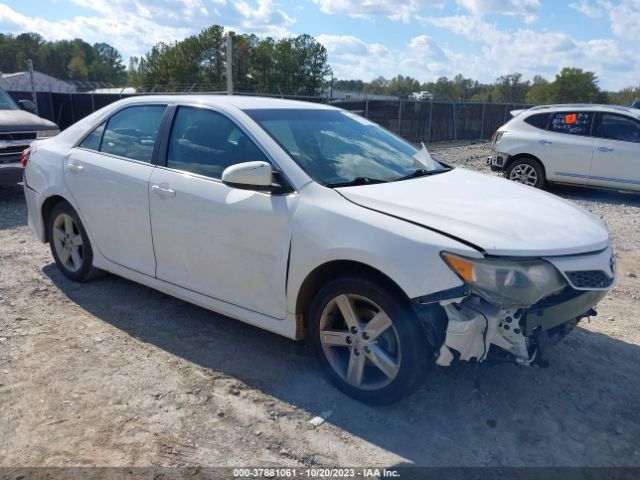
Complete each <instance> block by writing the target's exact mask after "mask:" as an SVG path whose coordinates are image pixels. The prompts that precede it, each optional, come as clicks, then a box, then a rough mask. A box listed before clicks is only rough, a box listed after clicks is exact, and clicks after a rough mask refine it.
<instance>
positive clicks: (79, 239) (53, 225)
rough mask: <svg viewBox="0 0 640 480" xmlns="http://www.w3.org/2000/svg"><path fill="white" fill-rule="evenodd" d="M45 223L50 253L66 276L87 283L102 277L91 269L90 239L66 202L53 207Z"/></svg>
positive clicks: (101, 272)
mask: <svg viewBox="0 0 640 480" xmlns="http://www.w3.org/2000/svg"><path fill="white" fill-rule="evenodd" d="M48 220H49V222H48V226H47V228H48V230H47V231H48V232H49V246H50V247H51V254H52V255H53V259H54V260H55V262H56V265H57V266H58V268H59V269H60V271H61V272H62V273H63V274H64V276H65V277H67V278H68V279H70V280H73V281H75V282H86V281H88V280H92V279H94V278H96V277H99V276H101V275H103V274H104V272H103V271H102V270H99V269H97V268H94V267H93V250H92V248H91V243H90V242H89V236H88V235H87V232H86V230H85V229H84V226H83V225H82V222H81V221H80V217H79V216H78V214H77V213H76V211H75V210H74V209H73V207H72V206H71V205H69V203H67V202H60V203H58V204H56V205H55V206H54V207H53V209H52V210H51V213H50V215H49V219H48Z"/></svg>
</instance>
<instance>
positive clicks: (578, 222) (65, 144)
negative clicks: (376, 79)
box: [22, 96, 615, 403]
mask: <svg viewBox="0 0 640 480" xmlns="http://www.w3.org/2000/svg"><path fill="white" fill-rule="evenodd" d="M22 163H23V164H26V169H25V183H24V185H25V186H24V189H25V194H26V198H27V203H28V208H29V224H30V225H31V228H32V229H33V230H34V232H35V234H36V235H37V237H38V238H39V239H40V240H41V241H43V242H49V243H50V245H51V251H52V253H53V257H54V259H55V262H56V264H57V265H58V267H59V268H60V270H61V271H62V272H63V273H64V275H66V276H67V277H68V278H70V279H71V280H74V281H86V280H89V279H91V278H93V277H95V276H96V274H98V273H100V272H104V271H107V272H111V273H114V274H116V275H120V276H123V277H126V278H128V279H131V280H133V281H136V282H139V283H142V284H144V285H147V286H149V287H152V288H156V289H158V290H161V291H163V292H165V293H168V294H170V295H174V296H176V297H179V298H181V299H184V300H186V301H189V302H193V303H195V304H198V305H201V306H203V307H205V308H208V309H211V310H214V311H217V312H220V313H223V314H225V315H227V316H230V317H233V318H236V319H238V320H241V321H244V322H247V323H250V324H252V325H255V326H258V327H260V328H264V329H267V330H270V331H272V332H275V333H278V334H280V335H285V336H287V337H290V338H292V339H303V338H306V339H307V340H308V342H309V343H310V344H311V345H312V346H313V348H314V349H315V352H316V355H317V357H318V360H319V363H320V366H321V367H322V369H323V371H324V372H325V373H326V374H327V376H328V377H329V379H330V380H331V381H332V382H333V383H335V385H337V386H338V388H340V389H342V390H343V391H344V392H346V393H347V394H349V395H351V396H353V397H355V398H357V399H359V400H361V401H365V402H370V403H388V402H392V401H394V400H397V399H399V398H401V397H402V396H404V395H406V394H407V393H409V392H411V391H412V390H413V389H414V388H416V387H417V386H418V385H420V382H421V381H422V379H423V376H424V374H426V372H428V367H429V365H431V364H433V363H437V364H438V365H442V366H446V365H449V364H450V363H451V362H452V361H454V360H455V359H459V360H475V361H478V362H481V361H484V360H485V359H486V358H487V357H488V355H490V354H494V353H495V354H498V355H501V356H502V358H504V357H505V356H506V357H509V358H511V359H513V360H514V361H516V362H518V363H521V364H531V363H534V362H535V361H536V360H539V359H541V358H542V356H543V354H544V351H545V349H546V348H547V347H548V346H549V345H550V344H552V343H554V342H555V341H557V340H558V339H560V338H562V337H563V336H564V335H565V334H567V333H568V332H569V331H570V330H571V329H572V328H573V327H574V326H575V325H576V323H577V322H578V321H579V320H580V319H581V318H583V317H585V316H588V315H592V314H593V313H594V311H593V306H594V305H595V304H596V303H597V302H598V301H599V300H600V299H601V298H602V297H603V296H604V295H605V293H606V292H607V291H608V290H609V289H610V288H611V287H612V286H613V283H614V280H615V267H614V260H613V259H614V256H613V252H612V249H611V245H610V241H609V235H608V233H607V231H606V229H605V228H604V226H603V225H602V224H601V222H600V221H599V220H597V219H596V218H594V217H593V216H591V215H590V214H589V213H587V212H585V211H583V210H581V209H579V208H577V207H575V206H574V205H572V204H570V203H568V202H565V201H563V200H560V199H558V198H557V197H554V196H552V195H549V194H546V193H544V192H539V191H536V190H533V189H530V188H527V187H524V186H522V185H518V184H515V183H512V182H507V181H505V180H503V179H498V178H490V177H487V176H484V175H482V174H478V173H473V172H470V171H467V170H464V169H458V168H456V169H453V168H450V167H448V166H446V165H443V164H441V163H439V162H438V161H436V160H435V159H433V158H432V157H431V156H430V155H429V153H428V152H427V150H426V149H425V148H422V149H417V148H415V147H414V146H412V145H411V144H409V143H407V142H405V141H403V140H402V139H400V138H398V137H396V136H394V135H393V134H391V133H389V132H387V131H386V130H384V129H382V128H380V127H378V126H377V125H375V124H373V123H371V122H369V121H367V120H365V119H363V118H361V117H359V116H356V115H353V114H351V113H348V112H345V111H342V110H339V109H336V108H332V107H328V106H323V105H314V104H310V103H302V102H293V101H284V100H276V99H264V98H249V97H221V96H149V97H138V98H129V99H126V100H121V101H119V102H116V103H114V104H112V105H109V106H107V107H105V108H104V109H102V110H100V111H98V112H96V113H94V114H92V115H90V116H89V117H87V118H85V119H84V120H82V121H80V122H78V123H77V124H75V125H73V126H72V127H70V128H68V129H67V130H65V131H64V132H62V133H61V134H60V135H58V136H57V137H55V138H53V139H50V140H45V141H39V142H35V143H34V144H33V146H32V147H31V149H30V151H25V153H24V154H23V159H22ZM494 206H495V208H493V207H494ZM487 207H489V208H487ZM572 354H574V353H572ZM274 355H277V352H274Z"/></svg>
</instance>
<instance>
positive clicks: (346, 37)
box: [0, 0, 640, 89]
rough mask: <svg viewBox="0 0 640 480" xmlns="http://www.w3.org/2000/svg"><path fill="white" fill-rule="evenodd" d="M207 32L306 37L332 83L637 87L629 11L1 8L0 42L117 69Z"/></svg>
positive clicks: (132, 2) (407, 2)
mask: <svg viewBox="0 0 640 480" xmlns="http://www.w3.org/2000/svg"><path fill="white" fill-rule="evenodd" d="M213 23H217V24H220V25H224V26H226V27H228V28H231V29H233V30H235V31H239V32H253V33H256V34H258V35H259V36H267V35H269V36H273V37H276V38H280V37H283V36H289V35H297V34H300V33H309V34H311V35H314V36H315V37H316V38H318V39H319V40H320V41H321V42H322V43H323V44H324V45H325V46H326V47H327V49H328V51H329V61H330V63H331V65H332V67H333V70H334V72H335V76H336V77H338V78H362V79H365V80H371V79H373V78H375V77H377V76H379V75H382V76H385V77H387V78H390V77H392V76H394V75H396V74H403V75H411V76H413V77H416V78H418V79H419V80H421V81H429V80H435V79H437V78H438V77H440V76H450V77H451V76H453V75H455V74H456V73H462V74H463V75H465V76H468V77H472V78H475V79H478V80H481V81H493V80H495V78H496V77H498V76H499V75H503V74H507V73H512V72H521V73H522V74H523V75H524V76H525V78H532V77H533V76H534V75H536V74H541V75H543V76H545V77H547V78H549V79H552V78H553V76H554V75H555V74H556V73H558V71H559V70H560V69H561V68H562V67H565V66H574V67H580V68H583V69H588V70H591V71H595V72H596V74H597V75H598V77H599V79H600V83H601V86H602V87H603V88H606V89H620V88H623V87H627V86H637V85H639V84H640V49H638V44H639V41H640V0H569V1H566V2H562V1H551V0H395V1H392V0H301V1H287V0H235V1H233V0H29V1H25V0H4V1H2V0H0V31H3V32H13V33H20V32H24V31H36V32H38V33H40V34H41V35H43V36H44V37H45V38H46V39H49V40H58V39H66V38H75V37H80V38H83V39H85V40H87V41H89V42H107V43H110V44H112V45H114V46H115V47H116V48H118V50H120V52H121V53H122V54H123V56H124V57H125V59H127V58H128V57H130V56H132V55H142V54H144V53H145V52H146V51H147V50H148V49H149V48H150V47H151V46H152V45H153V44H155V43H156V42H159V41H164V42H171V41H174V40H179V39H181V38H184V37H185V36H187V35H190V34H193V33H197V32H198V31H200V30H201V29H202V28H204V27H206V26H207V25H210V24H213Z"/></svg>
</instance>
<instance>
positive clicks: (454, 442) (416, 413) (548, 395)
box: [43, 264, 640, 466]
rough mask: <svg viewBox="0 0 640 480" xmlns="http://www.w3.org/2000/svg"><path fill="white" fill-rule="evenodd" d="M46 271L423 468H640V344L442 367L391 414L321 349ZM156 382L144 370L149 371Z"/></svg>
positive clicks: (580, 337) (102, 311)
mask: <svg viewBox="0 0 640 480" xmlns="http://www.w3.org/2000/svg"><path fill="white" fill-rule="evenodd" d="M43 271H44V273H45V274H46V275H47V276H49V277H50V278H51V280H52V281H53V282H54V284H55V285H56V286H57V287H58V288H60V289H61V290H62V291H63V292H64V293H65V294H66V295H67V296H68V297H69V298H70V299H71V300H72V301H73V302H75V303H76V304H77V305H79V306H80V307H82V308H83V309H85V310H86V311H88V312H90V313H91V314H93V315H94V316H95V317H97V318H98V319H100V320H102V321H104V322H107V323H109V324H111V325H113V326H114V327H116V328H118V329H120V330H121V331H123V332H125V333H126V334H128V335H130V336H131V337H133V338H136V339H139V340H140V341H142V342H146V343H149V344H152V345H154V346H156V347H157V348H159V349H162V350H164V351H166V352H169V353H171V354H173V355H177V356H179V357H182V358H184V359H186V360H188V361H189V362H192V363H194V364H196V365H199V366H201V367H204V368H206V369H208V370H210V371H212V372H220V373H223V374H225V375H228V376H230V377H233V378H237V379H238V380H240V381H242V382H244V383H246V384H247V385H249V386H250V387H252V388H255V389H258V390H260V391H262V392H263V393H265V394H268V395H271V396H273V397H275V398H278V399H280V400H282V401H284V402H286V403H288V404H290V405H293V406H295V407H297V408H299V409H302V410H304V411H307V412H309V414H310V416H311V415H319V414H321V413H322V412H325V411H328V410H331V411H332V414H331V416H330V417H329V419H328V423H331V424H333V425H335V426H337V427H339V428H341V429H343V430H345V431H347V432H350V433H351V434H353V435H355V436H358V437H360V438H362V439H364V440H366V441H367V442H369V443H370V444H372V445H375V446H377V447H380V448H382V449H385V450H387V451H389V452H392V453H394V454H396V455H399V456H401V457H402V458H404V459H406V460H407V461H408V462H413V463H414V464H417V465H436V466H447V465H456V466H462V464H461V462H462V460H461V459H462V458H464V462H467V463H465V464H468V465H493V466H500V465H507V466H510V465H511V466H513V465H515V466H518V465H545V466H553V465H569V466H571V465H578V466H580V465H581V466H585V465H605V466H606V465H620V464H622V465H625V464H626V465H638V464H640V453H639V451H638V449H637V439H638V438H640V417H638V415H637V405H638V403H639V402H640V382H638V381H637V378H638V377H637V366H638V365H639V364H640V363H639V360H640V347H638V346H636V345H631V344H628V343H625V342H623V341H620V340H617V339H614V338H611V337H609V336H606V335H602V334H599V333H594V332H591V331H589V330H586V329H583V328H580V327H578V328H577V329H576V331H574V332H572V334H571V335H570V336H569V337H567V338H566V339H565V340H563V341H562V342H561V343H560V344H559V345H557V346H555V347H554V348H553V349H552V350H550V351H549V355H548V357H547V358H548V360H549V361H550V367H549V368H547V369H541V368H539V367H529V368H526V367H517V366H515V365H511V364H498V365H494V366H489V365H481V366H480V367H479V369H478V376H479V380H480V388H479V389H477V390H476V389H474V366H473V365H472V364H468V363H461V364H457V365H455V366H452V367H449V368H440V369H435V368H434V370H433V371H432V372H431V373H430V375H429V380H428V383H427V385H425V386H424V387H423V388H422V389H421V390H419V391H418V392H417V393H415V394H414V395H412V396H411V397H409V398H407V399H406V400H403V401H401V402H399V403H397V404H394V405H391V406H386V407H370V406H366V405H362V404H360V403H358V402H356V401H354V400H352V399H350V398H348V397H346V396H344V395H343V394H341V393H340V392H338V391H337V390H336V389H335V388H333V387H332V386H331V385H329V384H328V383H327V382H326V381H325V379H324V378H323V376H322V374H321V373H320V371H319V369H318V368H317V367H316V363H315V359H314V357H313V355H312V353H311V352H310V350H309V348H307V346H306V345H305V344H304V343H297V342H294V341H291V340H288V339H285V338H282V337H279V336H277V335H274V334H271V333H269V332H266V331H263V330H260V329H258V328H254V327H251V326H248V325H245V324H243V323H241V322H239V321H236V320H233V319H229V318H226V317H223V316H220V315H217V314H215V313H212V312H209V311H207V310H205V309H202V308H199V307H196V306H193V305H190V304H188V303H186V302H183V301H180V300H177V299H174V298H171V297H168V296H166V295H164V294H161V293H159V292H157V291H155V290H152V289H149V288H146V287H144V286H141V285H138V284H135V283H133V282H129V281H127V280H124V279H122V278H119V277H117V276H114V275H108V276H106V277H104V278H102V279H99V280H97V281H94V282H91V283H87V284H82V285H80V284H76V283H73V282H70V281H69V280H67V279H66V278H65V277H63V276H62V274H61V273H60V272H59V271H58V269H57V268H56V267H55V265H54V264H50V265H47V266H46V267H45V268H44V269H43ZM141 375H144V372H141Z"/></svg>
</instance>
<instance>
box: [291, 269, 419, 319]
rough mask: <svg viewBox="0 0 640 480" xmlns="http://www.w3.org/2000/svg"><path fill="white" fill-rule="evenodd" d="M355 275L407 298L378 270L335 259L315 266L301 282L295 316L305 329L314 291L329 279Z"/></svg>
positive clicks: (316, 291) (396, 285) (395, 284)
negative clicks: (371, 280) (377, 283)
mask: <svg viewBox="0 0 640 480" xmlns="http://www.w3.org/2000/svg"><path fill="white" fill-rule="evenodd" d="M346 275H349V276H357V277H364V278H368V279H373V280H376V281H378V282H380V283H382V284H383V285H385V286H387V287H388V288H389V289H391V290H392V291H394V292H396V293H398V294H399V295H401V296H402V297H403V298H406V299H407V300H408V297H407V295H406V294H405V293H404V291H403V290H402V289H401V288H400V287H399V286H398V284H397V283H396V282H394V281H393V280H391V278H389V277H388V276H387V275H385V274H384V273H382V272H381V271H380V270H376V269H375V268H373V267H371V266H369V265H367V264H364V263H360V262H356V261H353V260H335V261H332V262H328V263H325V264H323V265H320V266H319V267H316V268H315V269H314V270H313V271H312V272H311V273H310V274H309V275H307V278H305V279H304V281H303V282H302V286H301V287H300V290H299V291H298V298H297V299H296V317H297V318H298V319H299V320H301V321H302V326H303V327H304V329H305V330H306V328H307V323H308V322H307V320H308V312H309V307H310V306H311V302H313V298H314V297H315V295H316V293H318V291H319V290H320V289H321V288H322V287H323V286H324V285H325V284H326V283H327V282H328V281H329V280H332V279H334V278H337V277H340V276H346Z"/></svg>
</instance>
